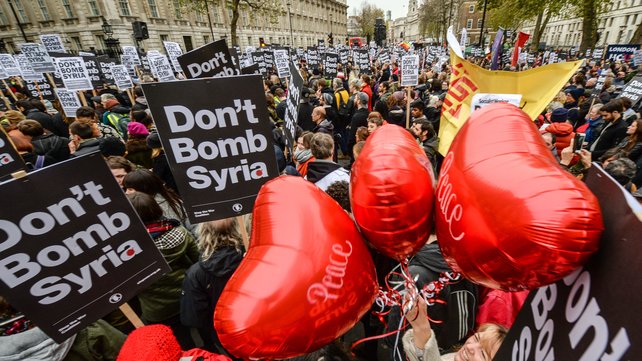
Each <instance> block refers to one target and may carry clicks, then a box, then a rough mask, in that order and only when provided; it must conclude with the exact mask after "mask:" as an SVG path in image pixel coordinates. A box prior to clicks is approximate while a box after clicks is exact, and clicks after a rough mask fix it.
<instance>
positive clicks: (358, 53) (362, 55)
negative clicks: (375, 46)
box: [352, 49, 371, 74]
mask: <svg viewBox="0 0 642 361" xmlns="http://www.w3.org/2000/svg"><path fill="white" fill-rule="evenodd" d="M352 56H353V57H355V58H356V59H355V60H354V62H355V63H356V64H357V66H358V68H359V72H361V73H362V74H370V72H371V70H370V54H368V50H367V49H357V50H354V51H353V53H352Z"/></svg>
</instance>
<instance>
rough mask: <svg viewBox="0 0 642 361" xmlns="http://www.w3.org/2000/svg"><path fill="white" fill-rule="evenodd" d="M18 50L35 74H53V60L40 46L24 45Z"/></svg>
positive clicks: (54, 68) (54, 69) (33, 44)
mask: <svg viewBox="0 0 642 361" xmlns="http://www.w3.org/2000/svg"><path fill="white" fill-rule="evenodd" d="M20 50H21V51H22V54H23V55H24V56H25V58H26V59H27V61H29V63H30V64H31V67H32V68H33V70H34V71H35V72H37V73H53V72H54V71H56V67H55V66H54V64H53V60H52V59H51V57H50V56H49V53H47V49H46V48H45V47H44V46H43V45H42V44H35V43H24V44H22V46H21V47H20Z"/></svg>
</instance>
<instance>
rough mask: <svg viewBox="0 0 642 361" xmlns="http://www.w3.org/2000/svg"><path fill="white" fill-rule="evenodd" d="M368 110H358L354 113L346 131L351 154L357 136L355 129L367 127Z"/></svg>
mask: <svg viewBox="0 0 642 361" xmlns="http://www.w3.org/2000/svg"><path fill="white" fill-rule="evenodd" d="M368 114H369V113H368V108H359V109H357V110H356V111H355V112H354V115H353V116H352V121H350V125H349V129H348V148H349V150H350V153H352V147H354V145H355V144H357V141H356V139H355V137H356V135H357V128H359V127H367V126H368Z"/></svg>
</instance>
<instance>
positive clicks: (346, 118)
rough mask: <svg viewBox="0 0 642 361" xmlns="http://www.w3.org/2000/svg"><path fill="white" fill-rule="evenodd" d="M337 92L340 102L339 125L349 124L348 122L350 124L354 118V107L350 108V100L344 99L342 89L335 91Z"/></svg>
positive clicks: (338, 105)
mask: <svg viewBox="0 0 642 361" xmlns="http://www.w3.org/2000/svg"><path fill="white" fill-rule="evenodd" d="M335 94H338V95H339V96H338V98H339V99H338V100H339V103H338V104H337V109H338V111H337V115H338V117H337V118H338V119H337V120H338V122H337V123H338V124H337V125H338V126H347V125H348V124H350V120H351V118H352V109H350V106H349V104H348V102H347V101H344V100H343V97H342V96H341V92H340V91H339V92H337V93H335ZM336 98H337V97H336V96H335V99H336Z"/></svg>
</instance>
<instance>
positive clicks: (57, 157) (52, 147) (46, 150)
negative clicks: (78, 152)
mask: <svg viewBox="0 0 642 361" xmlns="http://www.w3.org/2000/svg"><path fill="white" fill-rule="evenodd" d="M31 144H32V145H33V150H34V152H35V153H36V154H37V155H47V156H49V157H51V159H52V161H53V162H54V163H58V162H62V161H63V160H67V159H69V139H68V138H63V137H59V136H57V135H55V134H53V133H49V134H44V135H41V136H39V137H34V138H33V139H31Z"/></svg>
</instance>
